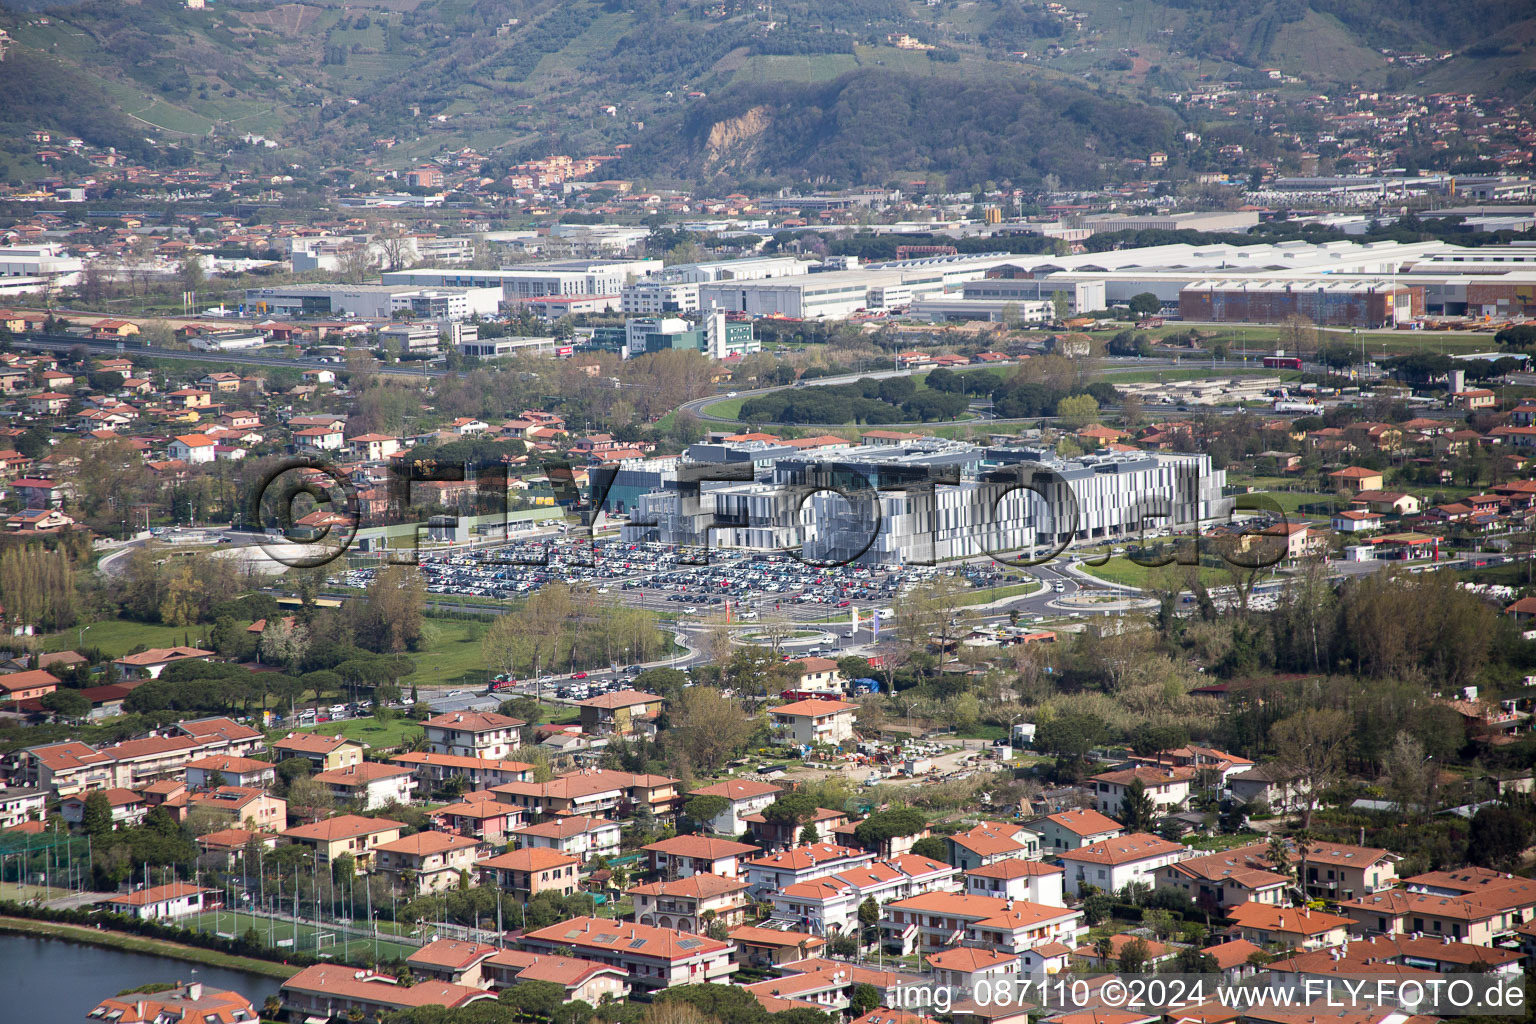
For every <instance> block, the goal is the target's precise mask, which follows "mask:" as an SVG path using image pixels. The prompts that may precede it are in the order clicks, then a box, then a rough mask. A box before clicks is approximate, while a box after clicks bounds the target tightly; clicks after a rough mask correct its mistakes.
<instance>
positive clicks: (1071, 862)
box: [1060, 832, 1189, 896]
mask: <svg viewBox="0 0 1536 1024" xmlns="http://www.w3.org/2000/svg"><path fill="white" fill-rule="evenodd" d="M1188 853H1189V851H1188V850H1187V849H1186V848H1185V847H1183V846H1181V845H1179V844H1178V843H1171V842H1169V841H1168V840H1166V839H1162V838H1160V837H1158V836H1154V835H1149V834H1148V833H1146V832H1133V833H1131V834H1130V835H1124V836H1117V837H1116V838H1114V839H1106V840H1104V841H1102V842H1098V843H1094V844H1092V845H1090V846H1082V847H1079V848H1078V849H1076V850H1068V851H1066V852H1065V853H1062V854H1061V855H1060V860H1061V864H1062V867H1063V868H1064V869H1065V870H1066V886H1065V888H1066V892H1067V894H1068V895H1071V896H1081V895H1083V890H1084V888H1085V887H1087V886H1090V885H1091V886H1093V887H1094V888H1095V889H1098V890H1099V891H1101V892H1111V893H1113V892H1119V891H1120V890H1121V889H1124V888H1125V887H1126V886H1127V885H1130V884H1131V883H1132V882H1136V883H1140V884H1144V885H1147V886H1152V885H1155V884H1156V883H1157V873H1158V871H1159V870H1161V869H1162V868H1165V867H1167V866H1168V865H1170V864H1175V863H1177V862H1178V861H1180V860H1182V859H1183V858H1184V857H1185V855H1187V854H1188Z"/></svg>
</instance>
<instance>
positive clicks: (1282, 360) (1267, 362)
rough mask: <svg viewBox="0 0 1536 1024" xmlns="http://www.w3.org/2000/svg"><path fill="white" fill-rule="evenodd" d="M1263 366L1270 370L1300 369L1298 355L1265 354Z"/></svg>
mask: <svg viewBox="0 0 1536 1024" xmlns="http://www.w3.org/2000/svg"><path fill="white" fill-rule="evenodd" d="M1264 366H1265V368H1266V369H1270V370H1299V369H1301V357H1300V356H1265V357H1264Z"/></svg>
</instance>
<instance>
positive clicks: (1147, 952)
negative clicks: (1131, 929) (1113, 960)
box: [1117, 936, 1152, 974]
mask: <svg viewBox="0 0 1536 1024" xmlns="http://www.w3.org/2000/svg"><path fill="white" fill-rule="evenodd" d="M1151 959H1152V947H1151V946H1149V945H1147V940H1146V939H1143V938H1141V937H1140V936H1138V937H1136V938H1134V939H1132V940H1131V941H1130V942H1127V943H1126V944H1125V945H1123V946H1121V947H1120V962H1119V964H1118V965H1117V966H1118V968H1119V971H1120V973H1121V974H1140V973H1142V972H1143V971H1145V970H1146V969H1147V962H1148V961H1150V960H1151Z"/></svg>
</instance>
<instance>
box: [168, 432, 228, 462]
mask: <svg viewBox="0 0 1536 1024" xmlns="http://www.w3.org/2000/svg"><path fill="white" fill-rule="evenodd" d="M215 447H216V443H215V442H214V440H213V438H211V437H208V436H206V435H204V434H182V435H180V436H178V437H177V438H175V440H173V441H171V443H170V444H168V445H166V448H165V450H166V454H168V455H170V457H171V458H173V459H181V460H182V461H183V462H185V463H187V464H188V465H189V466H197V465H201V464H202V463H205V462H212V461H213V459H214V454H215V453H214V449H215Z"/></svg>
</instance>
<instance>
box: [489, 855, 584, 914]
mask: <svg viewBox="0 0 1536 1024" xmlns="http://www.w3.org/2000/svg"><path fill="white" fill-rule="evenodd" d="M475 867H476V868H478V869H479V871H480V878H481V880H482V881H483V882H485V883H486V884H488V885H494V886H497V887H498V888H500V889H502V890H503V891H505V892H509V893H511V894H512V895H513V897H515V898H516V899H518V900H521V901H522V902H524V903H526V902H528V901H529V900H531V899H532V898H533V897H535V896H537V895H538V894H539V893H541V892H555V893H558V894H559V895H561V896H569V895H570V894H571V893H573V892H575V891H576V889H577V887H578V886H579V885H580V883H581V861H579V860H577V859H576V858H575V857H571V856H568V855H566V854H563V853H558V852H556V851H554V850H548V849H543V848H530V849H523V850H513V851H512V852H511V853H503V854H501V855H499V856H496V857H492V858H490V859H489V860H482V861H480V862H478V863H477V864H476V865H475Z"/></svg>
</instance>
